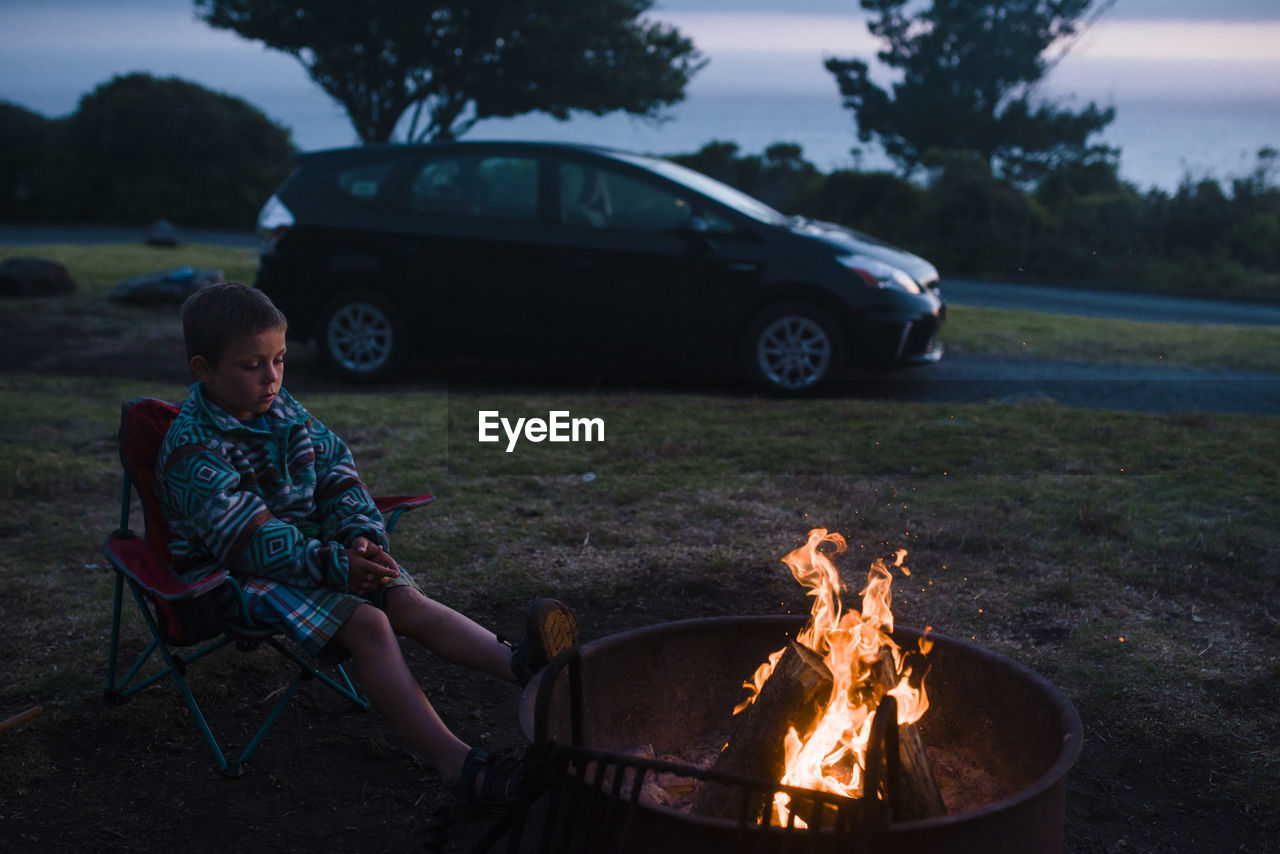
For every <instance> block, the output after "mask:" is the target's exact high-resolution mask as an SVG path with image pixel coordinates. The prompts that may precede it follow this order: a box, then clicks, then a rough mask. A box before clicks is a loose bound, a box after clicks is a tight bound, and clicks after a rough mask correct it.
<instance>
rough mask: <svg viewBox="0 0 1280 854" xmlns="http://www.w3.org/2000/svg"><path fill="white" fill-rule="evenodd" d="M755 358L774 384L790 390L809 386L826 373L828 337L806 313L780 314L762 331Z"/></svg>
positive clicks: (829, 342)
mask: <svg viewBox="0 0 1280 854" xmlns="http://www.w3.org/2000/svg"><path fill="white" fill-rule="evenodd" d="M756 359H757V361H758V363H759V365H760V371H761V372H762V373H763V374H764V377H765V379H766V380H768V381H769V382H770V383H772V384H773V385H775V386H778V387H779V388H785V389H791V390H796V389H803V388H808V387H810V386H812V385H814V384H815V383H817V382H818V381H819V380H821V379H822V378H823V377H824V376H826V373H827V369H828V367H829V366H830V364H831V339H830V337H828V335H827V333H826V330H824V329H823V328H822V326H821V325H819V324H818V323H817V322H815V321H814V320H812V319H810V318H808V317H804V316H801V315H791V316H787V317H780V318H778V319H777V320H775V321H773V322H772V323H770V324H769V325H768V326H766V327H765V328H764V330H763V331H761V333H760V337H759V339H758V340H757V344H756Z"/></svg>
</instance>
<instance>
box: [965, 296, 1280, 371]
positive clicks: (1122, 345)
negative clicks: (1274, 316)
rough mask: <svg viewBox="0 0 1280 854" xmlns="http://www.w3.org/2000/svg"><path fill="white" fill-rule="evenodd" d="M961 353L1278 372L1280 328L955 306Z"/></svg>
mask: <svg viewBox="0 0 1280 854" xmlns="http://www.w3.org/2000/svg"><path fill="white" fill-rule="evenodd" d="M943 334H944V337H945V339H946V342H947V346H948V347H949V348H950V349H951V350H952V351H954V352H961V353H975V354H980V355H989V356H1009V355H1014V354H1016V355H1019V356H1022V357H1025V358H1029V359H1073V360H1076V361H1082V362H1132V363H1137V364H1149V365H1155V364H1159V365H1177V366H1181V367H1191V368H1213V369H1219V370H1245V371H1274V370H1276V366H1277V363H1278V362H1280V328H1277V327H1273V326H1231V325H1214V326H1210V325H1205V326H1192V325H1189V324H1177V323H1144V322H1139V321H1132V320H1115V319H1110V318H1095V317H1067V316H1062V315H1051V314H1038V313H1035V312H1029V311H1010V310H1006V309H998V308H978V307H976V306H966V305H959V306H954V305H953V306H948V307H947V323H946V327H945V329H944V332H943Z"/></svg>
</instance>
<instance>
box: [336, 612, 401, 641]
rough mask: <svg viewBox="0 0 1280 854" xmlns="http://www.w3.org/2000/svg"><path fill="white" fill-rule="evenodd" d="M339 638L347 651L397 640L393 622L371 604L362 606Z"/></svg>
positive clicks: (349, 620) (341, 631) (343, 626)
mask: <svg viewBox="0 0 1280 854" xmlns="http://www.w3.org/2000/svg"><path fill="white" fill-rule="evenodd" d="M338 638H339V639H340V640H341V641H342V643H343V645H344V646H346V647H347V649H353V648H355V647H358V646H361V645H363V644H369V643H377V642H379V641H386V640H392V641H394V640H395V632H393V631H392V630H391V621H390V620H388V619H387V615H386V614H384V613H382V611H380V610H378V609H377V608H375V607H373V606H372V605H369V604H361V605H360V606H359V607H358V608H356V609H355V611H353V612H352V614H351V616H350V617H348V618H347V621H346V622H345V623H343V624H342V628H341V629H340V630H339V631H338Z"/></svg>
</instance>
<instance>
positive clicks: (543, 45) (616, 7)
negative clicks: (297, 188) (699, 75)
mask: <svg viewBox="0 0 1280 854" xmlns="http://www.w3.org/2000/svg"><path fill="white" fill-rule="evenodd" d="M651 3H652V0H591V2H585V3H584V2H581V0H435V2H404V0H366V2H361V3H352V2H349V0H310V2H305V0H195V7H196V10H197V12H198V14H199V15H200V16H201V17H202V18H203V19H204V20H205V21H206V22H208V23H209V24H211V25H212V26H214V27H219V28H222V29H229V30H234V31H235V32H236V33H239V34H240V35H241V36H243V37H245V38H248V39H254V40H257V41H261V42H263V43H264V44H265V45H267V47H270V48H273V49H275V50H279V51H283V52H285V53H288V54H290V55H291V56H293V57H295V58H297V59H298V61H299V62H301V63H302V65H303V67H304V68H306V70H307V73H308V74H310V75H311V79H312V80H314V81H315V82H316V83H317V84H318V85H319V86H320V87H321V88H323V89H324V90H325V91H326V92H328V93H329V95H331V96H332V97H333V98H334V99H335V100H337V101H338V102H339V103H341V104H342V106H343V107H344V108H345V109H346V111H347V114H348V116H349V117H350V119H351V124H352V125H353V126H354V128H355V130H356V133H357V134H359V136H360V139H362V140H363V141H364V142H366V143H374V142H387V141H389V140H390V139H391V136H392V134H393V133H394V132H395V129H396V126H397V125H398V123H399V122H400V119H401V117H402V116H403V115H404V114H405V113H406V112H407V111H408V110H409V108H411V107H413V108H414V110H415V111H414V114H413V118H412V121H411V125H410V128H409V133H408V136H409V138H410V139H411V140H414V139H424V138H432V139H451V138H453V137H455V136H458V135H461V134H462V133H465V132H466V130H468V129H469V128H470V127H471V126H472V125H474V124H475V123H476V122H477V121H479V120H481V119H486V118H494V117H510V116H516V115H520V114H523V113H529V112H535V111H539V112H545V113H549V114H550V115H552V116H554V117H556V118H557V119H562V120H563V119H567V118H568V117H569V114H570V112H571V111H573V110H582V111H586V112H590V113H594V114H596V115H603V114H604V113H609V112H613V111H615V110H624V111H626V112H628V113H633V114H635V115H640V116H645V117H648V118H657V117H659V116H660V114H661V108H662V107H664V106H667V105H670V104H673V103H676V102H678V101H680V100H681V99H682V98H683V97H684V87H685V85H686V84H687V83H688V81H689V79H690V78H691V77H692V76H693V74H695V73H696V72H697V71H698V69H700V68H701V67H702V66H703V65H704V64H705V63H704V61H703V60H702V58H701V56H700V55H699V53H698V52H697V51H696V50H695V49H694V46H693V43H692V42H691V41H689V40H688V39H686V38H684V37H683V36H682V35H680V33H679V32H678V31H677V30H675V29H674V28H672V27H669V26H666V25H664V24H660V23H653V22H650V21H646V20H643V19H641V17H640V16H641V15H642V14H643V13H644V12H645V11H647V10H648V8H649V7H650V5H651ZM423 112H425V114H426V121H425V124H424V125H423V127H422V130H421V132H420V133H419V131H418V125H419V119H421V118H422V114H423Z"/></svg>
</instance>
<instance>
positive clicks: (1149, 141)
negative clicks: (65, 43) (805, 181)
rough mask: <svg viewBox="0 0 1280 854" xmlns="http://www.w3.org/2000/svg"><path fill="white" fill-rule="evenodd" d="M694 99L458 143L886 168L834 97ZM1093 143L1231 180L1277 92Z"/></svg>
mask: <svg viewBox="0 0 1280 854" xmlns="http://www.w3.org/2000/svg"><path fill="white" fill-rule="evenodd" d="M832 88H833V91H832V93H831V94H829V95H821V94H804V93H791V94H784V93H747V92H732V93H710V94H694V95H693V96H691V97H689V98H688V99H687V100H686V101H685V102H683V103H681V104H679V105H677V106H676V107H674V108H672V109H671V110H670V111H669V112H670V114H671V117H670V118H669V119H668V120H667V121H663V122H652V121H647V120H643V119H638V118H635V117H631V116H626V115H620V114H614V115H608V116H602V117H595V116H581V117H577V116H575V117H574V118H572V119H570V120H569V121H567V122H559V121H556V120H555V119H553V118H551V117H550V116H545V115H538V114H533V115H528V116H520V117H517V118H513V119H495V120H488V121H483V122H480V123H478V124H477V125H476V126H475V127H474V128H472V129H471V130H470V131H469V132H468V133H467V134H466V136H465V137H464V138H465V139H504V140H505V139H537V140H550V141H564V142H580V143H592V144H598V145H607V146H612V147H617V148H623V149H627V150H630V151H638V152H643V153H650V154H685V153H690V152H693V151H697V150H698V149H700V148H702V147H703V146H704V145H706V144H707V143H708V142H710V141H712V140H723V141H730V142H734V143H737V145H738V147H739V149H740V150H741V151H742V152H743V153H750V154H756V153H760V152H762V151H764V150H765V149H766V148H767V147H769V146H770V145H772V144H773V143H775V142H794V143H798V144H799V145H800V146H801V147H802V149H803V151H804V154H805V157H806V159H808V160H809V161H810V162H812V163H814V164H815V165H816V166H818V167H819V168H820V169H822V170H824V171H830V170H832V169H842V168H862V169H889V168H892V164H891V163H890V162H889V161H888V159H887V158H886V157H885V156H884V155H883V153H882V152H880V151H879V149H878V147H877V146H876V145H875V144H874V142H873V143H871V144H864V143H861V142H860V141H859V140H858V138H857V127H856V125H855V123H854V121H853V115H852V113H850V112H849V111H847V110H845V109H843V108H842V107H841V105H840V99H839V95H838V93H837V92H835V91H834V86H833V87H832ZM258 97H259V102H258V105H259V106H260V107H261V108H262V109H264V110H265V111H266V112H267V114H268V115H271V116H273V117H277V121H280V120H281V119H280V118H279V117H282V116H287V117H288V118H287V120H286V123H287V124H289V126H290V127H291V128H292V130H293V136H294V140H295V142H296V144H298V145H299V146H300V147H302V148H304V149H312V148H328V147H336V146H344V145H352V144H355V143H356V142H357V139H356V137H355V135H354V133H353V131H352V130H351V128H350V125H349V124H348V123H347V121H346V116H345V114H344V113H343V112H342V111H341V110H340V109H339V108H337V107H336V106H334V105H333V103H332V102H331V101H329V100H328V99H327V98H325V97H324V96H323V95H319V97H316V98H306V99H303V98H300V97H299V96H298V93H296V92H290V93H285V92H277V93H273V92H269V91H264V92H262V93H260V94H259V96H258ZM1099 141H1101V142H1104V143H1106V144H1107V145H1110V146H1113V147H1116V148H1119V149H1120V173H1121V176H1122V177H1123V178H1124V179H1125V180H1128V181H1131V182H1133V183H1134V184H1136V185H1137V186H1139V187H1140V188H1142V189H1147V188H1151V187H1160V188H1163V189H1166V190H1173V189H1175V188H1176V187H1177V186H1178V184H1179V183H1180V182H1181V181H1183V180H1186V179H1188V178H1189V179H1193V180H1199V179H1202V178H1215V179H1222V180H1229V179H1231V178H1234V177H1239V176H1242V175H1245V174H1247V173H1249V172H1251V171H1252V170H1253V169H1254V168H1255V166H1256V163H1257V153H1258V150H1259V149H1261V148H1263V147H1265V146H1271V147H1275V148H1280V93H1278V94H1277V95H1276V96H1271V95H1258V96H1256V97H1249V96H1245V97H1238V98H1217V99H1210V98H1186V99H1183V98H1159V97H1146V98H1141V99H1135V100H1129V101H1126V102H1124V103H1123V104H1122V105H1116V117H1115V120H1114V121H1113V122H1112V124H1111V125H1110V126H1108V128H1107V130H1106V131H1105V133H1103V134H1102V135H1101V137H1100V138H1099Z"/></svg>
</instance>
